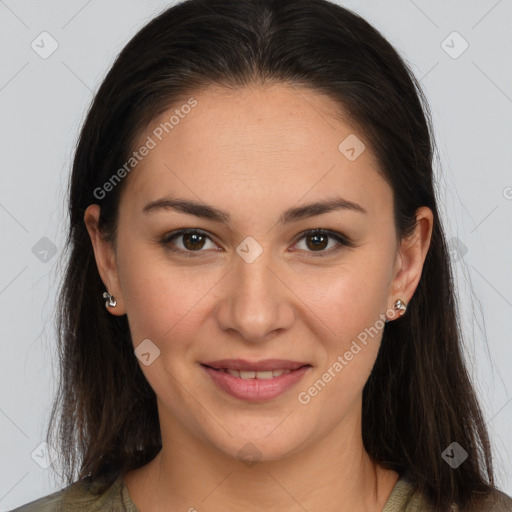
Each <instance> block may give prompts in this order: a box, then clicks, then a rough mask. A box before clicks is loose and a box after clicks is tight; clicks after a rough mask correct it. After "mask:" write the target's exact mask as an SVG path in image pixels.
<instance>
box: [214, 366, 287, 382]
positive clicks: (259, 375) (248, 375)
mask: <svg viewBox="0 0 512 512" xmlns="http://www.w3.org/2000/svg"><path fill="white" fill-rule="evenodd" d="M220 371H222V372H226V373H229V374H230V375H233V377H239V378H241V379H263V380H265V379H272V378H274V377H279V376H280V375H283V374H287V373H290V371H291V370H268V371H263V372H254V371H249V370H247V371H245V370H233V369H231V368H227V369H224V368H223V369H221V370H220Z"/></svg>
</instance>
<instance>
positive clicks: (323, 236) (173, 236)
mask: <svg viewBox="0 0 512 512" xmlns="http://www.w3.org/2000/svg"><path fill="white" fill-rule="evenodd" d="M179 239H181V244H176V243H175V242H174V240H179ZM302 239H305V240H310V241H307V242H306V249H304V250H305V251H306V252H311V253H317V254H312V255H308V256H307V257H318V256H320V257H322V256H326V255H329V254H332V253H335V252H337V251H338V250H339V249H340V248H341V246H348V247H354V244H353V243H352V242H351V241H350V240H349V239H348V238H347V237H345V236H344V235H342V234H341V233H338V232H336V231H330V230H328V229H310V230H308V231H305V232H303V233H301V235H300V238H299V241H300V240H302ZM329 239H331V240H335V241H336V243H335V244H334V248H333V247H332V246H331V247H330V248H329V250H327V251H326V250H325V249H326V248H327V247H329V244H328V241H329ZM207 240H209V241H210V243H212V244H213V249H214V250H216V249H215V248H216V247H217V246H216V245H215V244H214V243H213V242H212V240H211V238H210V237H209V236H208V235H207V234H206V233H204V232H203V231H201V230H198V229H180V230H177V231H173V232H172V233H169V234H168V235H166V236H164V237H163V238H162V240H161V242H160V243H161V244H162V245H163V246H164V247H166V248H167V249H169V250H170V251H172V252H176V253H180V254H182V255H184V256H187V257H189V256H192V257H193V256H196V255H195V254H193V253H197V252H204V251H202V249H205V245H207V244H206V241H207ZM326 244H327V245H326ZM179 245H181V247H179ZM296 245H297V244H295V246H296ZM295 246H294V247H295ZM206 249H208V247H206Z"/></svg>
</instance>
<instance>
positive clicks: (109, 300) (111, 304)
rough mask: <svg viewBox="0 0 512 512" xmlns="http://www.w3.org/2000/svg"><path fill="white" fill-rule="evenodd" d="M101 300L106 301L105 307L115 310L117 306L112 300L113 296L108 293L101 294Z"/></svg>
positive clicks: (114, 300)
mask: <svg viewBox="0 0 512 512" xmlns="http://www.w3.org/2000/svg"><path fill="white" fill-rule="evenodd" d="M103 298H104V299H107V300H106V301H105V307H106V308H107V309H108V308H115V307H116V306H117V301H116V299H114V297H113V295H110V293H108V292H103Z"/></svg>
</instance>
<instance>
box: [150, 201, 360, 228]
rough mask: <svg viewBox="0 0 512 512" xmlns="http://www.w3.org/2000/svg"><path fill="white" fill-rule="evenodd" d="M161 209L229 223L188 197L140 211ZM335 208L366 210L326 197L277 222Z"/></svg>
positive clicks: (224, 216)
mask: <svg viewBox="0 0 512 512" xmlns="http://www.w3.org/2000/svg"><path fill="white" fill-rule="evenodd" d="M162 210H176V211H178V212H182V213H187V214H189V215H194V216H196V217H199V218H202V219H208V220H212V221H215V222H224V223H229V221H230V219H231V215H230V213H229V212H227V211H225V210H220V209H218V208H216V207H214V206H211V205H208V204H205V203H198V202H195V201H191V200H189V199H173V198H168V197H164V198H162V199H156V200H155V201H150V202H149V203H147V204H146V206H144V208H143V209H142V211H143V212H144V213H146V214H148V213H153V212H156V211H162ZM336 210H349V211H354V212H359V213H363V214H367V213H368V212H367V211H366V210H365V209H364V208H363V207H362V206H361V205H359V204H357V203H354V202H353V201H348V200H346V199H343V198H341V197H335V198H331V199H326V200H324V201H317V202H314V203H308V204H306V205H304V206H297V207H293V208H289V209H288V210H285V211H284V212H283V213H282V214H281V216H280V217H279V223H281V224H289V223H292V222H296V221H298V220H301V219H305V218H309V217H314V216H316V215H321V214H323V213H329V212H332V211H336Z"/></svg>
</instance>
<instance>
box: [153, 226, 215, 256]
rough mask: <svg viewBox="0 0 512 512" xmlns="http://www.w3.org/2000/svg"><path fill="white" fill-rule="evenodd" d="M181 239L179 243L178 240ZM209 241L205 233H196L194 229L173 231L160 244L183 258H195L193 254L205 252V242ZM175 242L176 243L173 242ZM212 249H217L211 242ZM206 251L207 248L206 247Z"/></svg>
mask: <svg viewBox="0 0 512 512" xmlns="http://www.w3.org/2000/svg"><path fill="white" fill-rule="evenodd" d="M180 239H181V243H179V240H180ZM208 240H210V242H211V239H210V237H209V236H208V235H206V234H205V233H202V232H201V231H198V230H196V229H188V230H187V229H181V230H179V231H174V232H173V233H170V234H169V235H166V236H165V237H164V238H163V239H162V240H161V244H162V245H163V246H164V247H166V248H167V249H169V250H171V251H173V252H177V253H181V254H183V255H185V256H195V254H193V253H195V252H197V253H200V252H205V251H204V250H203V249H205V245H206V242H207V241H208ZM175 241H178V243H177V242H175ZM211 243H212V245H213V248H215V247H217V246H216V245H215V244H213V242H211ZM206 249H208V247H206Z"/></svg>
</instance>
